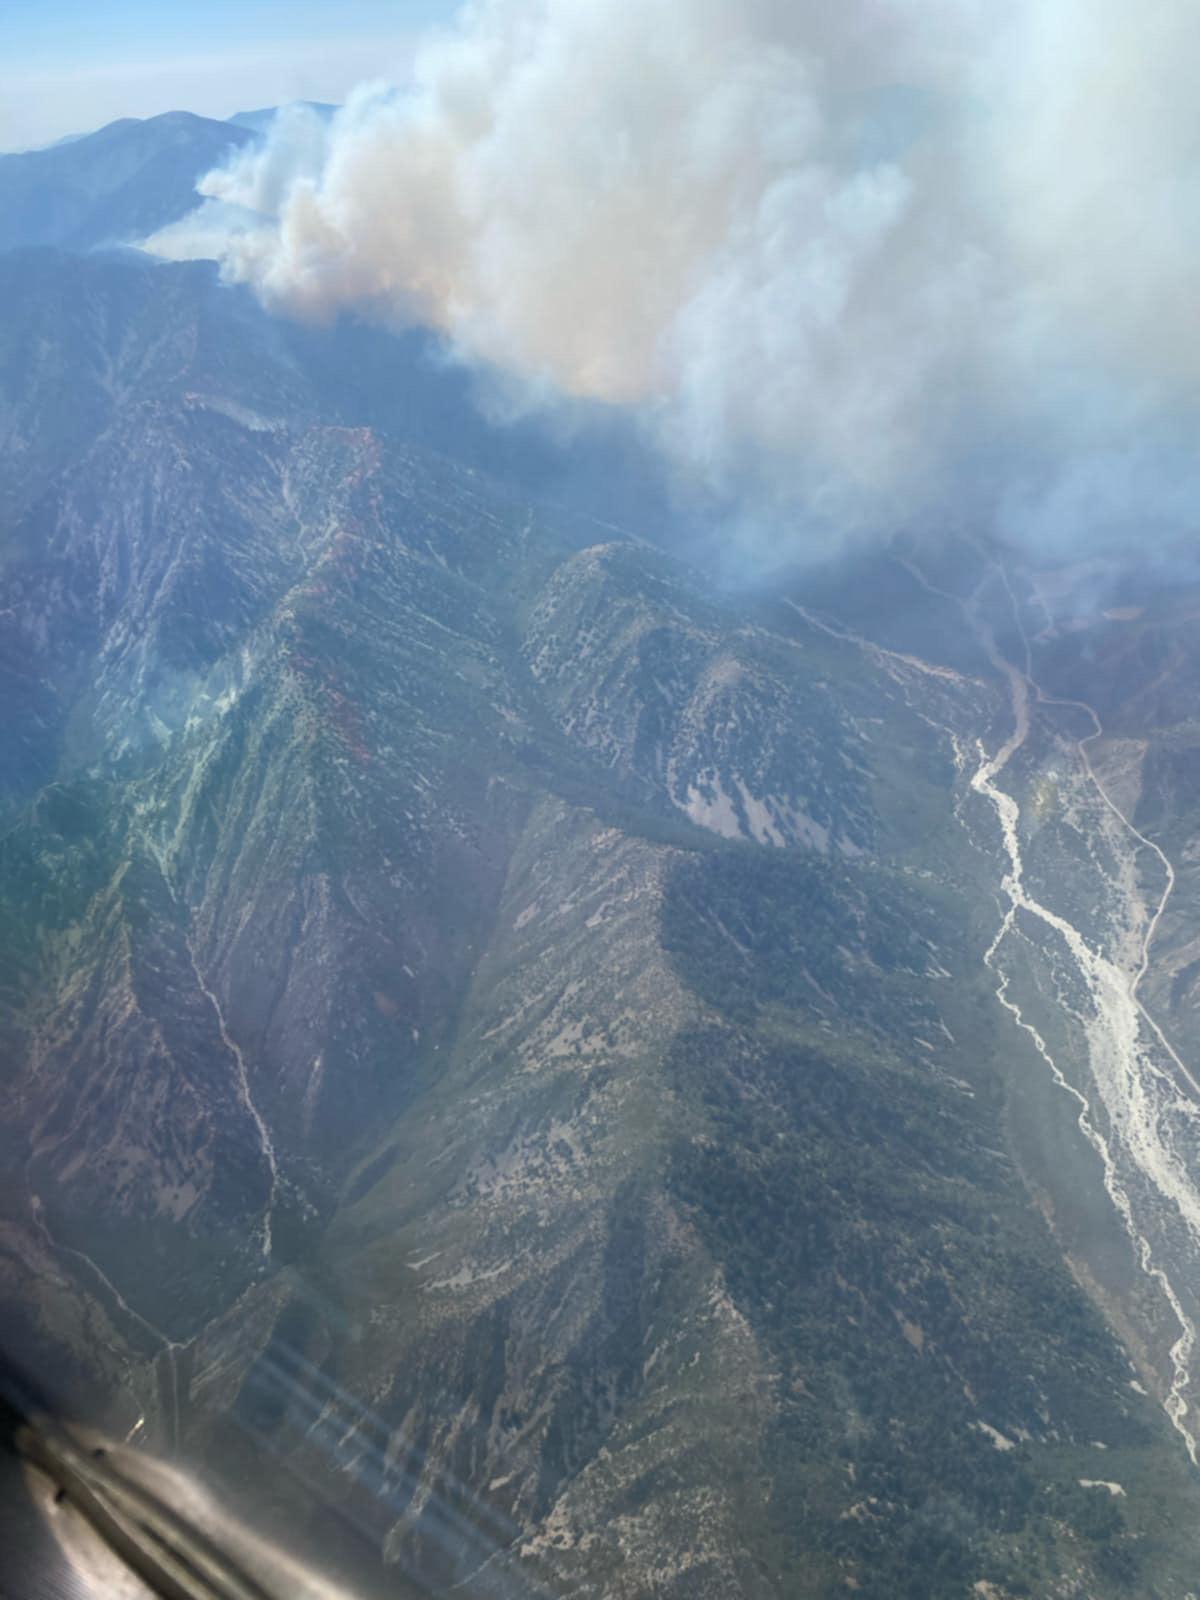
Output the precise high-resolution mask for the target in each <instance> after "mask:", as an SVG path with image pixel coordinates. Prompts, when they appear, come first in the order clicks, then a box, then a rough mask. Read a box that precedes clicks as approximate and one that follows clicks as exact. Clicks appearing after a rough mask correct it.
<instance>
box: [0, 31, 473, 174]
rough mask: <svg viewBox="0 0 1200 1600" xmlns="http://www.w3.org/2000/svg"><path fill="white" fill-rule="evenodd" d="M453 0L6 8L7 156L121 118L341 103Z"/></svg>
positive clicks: (1, 68)
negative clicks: (299, 102) (299, 101)
mask: <svg viewBox="0 0 1200 1600" xmlns="http://www.w3.org/2000/svg"><path fill="white" fill-rule="evenodd" d="M455 10H456V5H455V0H337V3H336V4H329V3H324V4H316V3H313V0H90V3H85V0H0V149H9V150H14V149H22V148H28V147H30V146H32V145H36V144H42V143H45V142H47V141H49V140H51V139H56V138H59V137H60V136H61V135H63V134H67V133H78V132H82V131H84V130H86V129H88V128H92V127H98V126H100V125H101V124H103V123H105V122H110V121H112V120H113V119H114V118H116V117H120V116H152V115H154V113H155V112H158V111H167V110H173V109H178V108H183V109H185V110H189V111H198V112H201V113H204V114H206V115H210V116H229V115H230V114H231V113H232V112H234V111H239V110H247V109H250V108H252V107H254V106H258V105H267V104H274V103H276V102H278V101H279V100H284V99H295V98H305V99H317V100H340V99H341V98H342V97H343V96H344V95H345V93H346V91H347V90H348V89H349V88H350V87H351V86H352V85H353V84H354V83H356V82H360V81H361V80H362V79H364V78H369V77H378V76H388V77H393V76H395V77H399V76H403V73H404V72H405V70H406V68H407V65H408V62H409V61H410V60H411V54H412V47H413V42H414V40H415V39H416V38H417V37H418V36H419V35H420V33H421V32H422V31H423V30H424V29H426V28H427V27H429V26H430V25H432V24H435V23H437V22H439V21H444V20H447V19H448V18H449V17H450V16H452V15H453V13H454V11H455Z"/></svg>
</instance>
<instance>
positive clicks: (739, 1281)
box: [0, 113, 1200, 1600]
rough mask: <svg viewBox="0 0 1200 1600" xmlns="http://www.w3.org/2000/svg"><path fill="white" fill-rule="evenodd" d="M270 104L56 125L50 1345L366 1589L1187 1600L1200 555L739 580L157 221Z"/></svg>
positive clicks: (32, 1273) (30, 1277) (36, 646)
mask: <svg viewBox="0 0 1200 1600" xmlns="http://www.w3.org/2000/svg"><path fill="white" fill-rule="evenodd" d="M261 126H262V115H261V114H248V115H247V116H244V117H242V118H238V119H234V121H233V123H229V124H224V123H222V124H218V123H212V122H208V121H206V120H205V119H201V118H195V117H191V116H187V115H185V114H182V113H180V114H172V115H170V116H167V117H160V118H154V119H151V120H150V121H148V122H144V123H138V122H126V123H117V124H114V125H112V127H110V128H108V129H105V130H102V131H101V132H100V133H98V134H96V135H93V136H91V137H89V138H86V139H81V140H78V141H74V142H72V143H69V144H65V145H61V146H58V147H55V148H54V149H52V150H48V151H43V152H36V153H33V154H30V155H23V156H9V157H3V158H0V197H2V200H0V217H2V218H3V222H2V223H0V250H2V251H3V253H0V703H2V704H3V705H4V707H5V723H4V731H5V737H4V745H3V761H2V762H0V886H2V889H3V894H2V897H0V903H2V906H3V916H2V919H0V996H2V1000H0V1037H2V1039H3V1059H4V1061H5V1063H6V1071H5V1074H4V1079H3V1083H2V1084H0V1104H2V1105H3V1115H2V1117H0V1141H2V1146H0V1148H2V1149H3V1152H4V1161H3V1165H2V1167H0V1171H2V1172H3V1190H2V1203H0V1303H2V1305H3V1321H4V1327H5V1330H6V1332H5V1343H6V1346H7V1348H8V1352H9V1354H10V1355H11V1356H12V1357H14V1358H15V1359H18V1360H20V1361H21V1362H23V1363H24V1364H25V1365H26V1366H28V1367H33V1368H35V1369H36V1370H38V1372H39V1373H41V1374H42V1375H43V1376H44V1378H45V1379H46V1381H47V1382H50V1383H52V1384H53V1387H54V1388H55V1391H56V1392H57V1394H58V1395H59V1396H60V1397H61V1402H62V1405H63V1407H64V1409H66V1410H70V1411H72V1412H74V1413H76V1414H78V1415H80V1416H82V1417H84V1418H85V1419H86V1420H87V1421H89V1422H90V1423H93V1424H94V1425H96V1426H99V1427H102V1428H103V1429H104V1430H105V1431H106V1433H108V1434H109V1435H111V1436H114V1437H121V1438H125V1440H126V1448H127V1449H128V1450H129V1451H135V1450H142V1449H149V1450H151V1451H153V1452H157V1453H159V1454H163V1455H168V1456H171V1457H173V1458H174V1459H177V1460H180V1461H182V1462H184V1463H185V1464H187V1465H188V1466H189V1467H190V1468H192V1469H194V1470H195V1471H196V1472H197V1473H198V1474H200V1475H202V1476H203V1477H204V1478H205V1479H206V1481H211V1482H212V1483H213V1484H215V1485H216V1487H217V1490H218V1492H225V1493H227V1494H233V1495H236V1497H237V1498H238V1500H239V1503H240V1504H241V1505H242V1506H243V1508H249V1509H250V1510H251V1511H252V1513H253V1518H254V1519H255V1520H256V1521H257V1522H258V1523H260V1524H261V1526H262V1527H263V1528H264V1529H267V1530H270V1531H273V1532H275V1533H278V1534H279V1535H280V1536H281V1537H284V1538H286V1539H287V1540H288V1541H289V1542H290V1544H291V1545H292V1546H293V1547H296V1548H298V1549H301V1550H304V1551H306V1552H307V1553H308V1554H309V1555H311V1556H312V1557H313V1559H314V1560H316V1561H317V1562H318V1563H323V1564H325V1565H328V1566H331V1567H333V1568H336V1569H338V1570H341V1571H344V1572H345V1573H348V1574H350V1580H349V1581H352V1582H353V1584H354V1585H355V1586H356V1587H357V1589H359V1590H361V1591H362V1592H376V1591H378V1592H388V1593H393V1594H395V1593H404V1592H412V1593H414V1594H416V1593H434V1594H448V1593H450V1592H451V1591H453V1592H455V1593H458V1594H463V1595H469V1596H479V1597H483V1596H501V1595H503V1596H510V1595H512V1596H516V1595H525V1594H535V1595H547V1596H549V1595H563V1596H566V1595H574V1596H591V1597H595V1600H601V1597H604V1600H610V1597H611V1600H634V1597H638V1600H640V1597H643V1596H654V1597H662V1600H667V1597H678V1600H684V1597H689V1600H691V1597H699V1600H703V1597H712V1600H718V1597H720V1600H725V1597H729V1596H746V1597H748V1600H782V1597H788V1600H791V1597H807V1596H813V1597H816V1596H833V1595H842V1594H848V1593H853V1594H855V1595H858V1596H861V1597H864V1600H894V1597H898V1596H912V1597H914V1600H916V1597H920V1600H935V1597H936V1600H940V1597H943V1596H944V1597H951V1596H954V1597H959V1596H978V1597H982V1600H1006V1597H1016V1596H1036V1597H1043V1596H1062V1597H1073V1600H1083V1597H1085V1596H1095V1597H1110V1596H1113V1597H1115V1596H1134V1595H1136V1596H1142V1597H1150V1596H1159V1597H1162V1600H1168V1597H1170V1600H1185V1597H1186V1596H1187V1595H1188V1594H1190V1593H1191V1591H1192V1589H1193V1588H1194V1586H1195V1571H1196V1560H1197V1544H1196V1535H1195V1526H1196V1507H1197V1504H1198V1503H1200V1502H1198V1499H1197V1496H1198V1493H1200V1484H1198V1479H1197V1473H1196V1465H1195V1455H1196V1438H1197V1436H1198V1435H1197V1430H1196V1425H1195V1421H1194V1417H1193V1414H1192V1413H1193V1407H1194V1396H1195V1392H1196V1381H1195V1371H1196V1360H1197V1359H1200V1357H1198V1356H1197V1354H1196V1352H1195V1351H1194V1348H1193V1342H1194V1327H1195V1323H1196V1318H1197V1316H1198V1315H1200V1304H1197V1301H1198V1300H1200V1277H1198V1276H1197V1274H1196V1266H1197V1264H1198V1263H1197V1253H1198V1250H1200V1243H1198V1241H1200V1198H1198V1196H1197V1187H1196V1179H1195V1171H1196V1154H1197V1151H1196V1134H1195V1128H1196V1114H1195V1105H1196V1099H1197V1085H1196V1082H1195V1080H1194V1078H1193V1073H1194V1072H1195V1073H1200V1060H1198V1059H1196V1053H1195V1039H1196V1032H1195V1017H1196V1006H1197V999H1198V996H1200V956H1198V954H1197V948H1198V946H1197V941H1198V939H1200V925H1198V924H1197V920H1196V917H1195V914H1194V912H1193V910H1192V906H1193V905H1194V903H1195V897H1194V894H1193V893H1191V892H1190V891H1191V890H1192V889H1193V887H1194V877H1195V873H1196V871H1197V862H1198V861H1200V853H1198V851H1197V845H1196V841H1197V838H1198V837H1200V807H1198V806H1197V803H1196V800H1195V798H1194V797H1195V794H1196V785H1195V781H1194V774H1195V767H1196V759H1197V751H1198V750H1200V724H1198V723H1197V722H1196V720H1195V715H1194V706H1195V704H1196V700H1195V695H1196V691H1197V680H1198V677H1200V652H1198V650H1197V647H1196V643H1195V637H1196V636H1195V629H1194V620H1195V616H1196V614H1197V608H1198V606H1200V583H1198V582H1197V581H1196V577H1195V575H1194V573H1193V572H1192V571H1191V570H1190V568H1189V567H1188V565H1187V563H1186V562H1185V561H1184V560H1183V559H1182V558H1180V560H1179V561H1177V562H1175V563H1174V564H1169V565H1162V566H1155V567H1154V568H1149V567H1147V566H1145V565H1143V566H1142V567H1141V568H1130V567H1128V566H1126V565H1122V564H1121V563H1119V562H1117V561H1115V560H1113V559H1109V560H1105V561H1099V560H1095V561H1084V560H1080V561H1077V562H1075V563H1073V564H1059V565H1057V566H1048V565H1042V564H1039V563H1038V562H1036V561H1034V560H1033V559H1032V558H1031V557H1030V556H1029V555H1028V553H1022V552H1017V551H1013V550H1009V549H1006V548H1003V547H1001V546H999V545H996V544H993V543H989V542H987V541H983V540H981V541H978V542H977V541H974V540H969V539H966V538H963V537H958V536H956V537H954V538H949V537H945V536H941V537H939V536H936V535H934V534H933V533H930V534H929V535H928V536H922V537H919V538H918V537H916V536H912V535H910V536H908V537H906V538H905V539H904V540H903V541H899V542H897V543H896V544H894V545H891V546H889V547H887V548H884V549H875V550H872V551H867V552H862V551H860V552H858V553H856V554H854V555H853V556H847V557H845V558H843V559H842V560H841V561H839V562H837V563H833V564H828V565H826V566H824V567H821V568H812V567H807V568H803V569H800V570H797V571H795V572H787V573H785V574H784V575H783V576H780V575H779V574H776V575H775V576H774V577H773V578H772V580H771V581H770V583H760V584H754V583H745V584H742V585H740V586H738V587H733V586H731V585H730V584H728V583H727V582H723V581H721V580H720V579H719V578H718V576H717V575H716V574H715V573H714V571H713V570H712V568H713V563H712V562H711V561H709V560H707V559H705V558H703V557H702V556H700V555H698V554H697V551H698V550H699V549H701V548H703V547H702V546H697V547H694V548H689V546H688V545H687V543H686V541H685V540H684V539H683V538H682V536H681V524H682V522H683V520H684V519H683V518H682V517H681V516H680V514H679V513H678V510H677V508H673V507H672V504H671V500H670V495H669V491H668V490H667V489H666V488H664V486H663V484H662V482H661V480H660V478H659V477H658V475H657V469H656V468H655V466H654V463H653V461H652V459H651V458H650V456H649V454H648V452H647V451H646V450H645V449H644V448H643V446H642V445H641V444H640V443H639V441H638V440H637V438H636V436H635V435H633V434H632V433H631V432H629V431H626V430H624V429H623V428H622V427H621V426H620V425H619V424H616V423H613V422H611V421H610V422H606V423H603V424H596V425H594V426H593V427H592V428H591V429H590V430H589V429H585V430H584V432H583V433H582V434H581V435H579V436H574V437H572V438H570V439H568V440H566V441H564V440H563V439H562V438H556V437H554V436H551V435H550V434H548V433H545V432H543V431H541V430H540V429H539V428H538V426H537V425H536V424H535V423H532V422H526V423H522V424H520V425H514V426H512V427H509V428H505V427H503V426H501V425H494V424H491V423H489V422H488V421H487V420H485V418H484V417H483V415H482V414H481V413H480V411H479V410H478V409H477V407H476V406H475V404H474V401H473V392H472V387H471V383H470V381H469V380H468V379H467V378H466V377H465V376H463V375H462V374H461V373H459V372H457V371H456V370H455V369H453V368H452V367H448V366H447V365H446V363H445V361H444V360H443V359H442V358H441V357H440V355H439V353H438V351H437V349H436V346H435V345H434V344H433V342H432V341H431V340H429V339H427V338H426V337H425V336H424V335H422V334H420V333H419V332H411V333H407V334H397V335H395V336H392V335H381V334H379V333H378V332H377V331H368V330H366V329H364V328H361V327H358V326H356V325H354V324H353V323H343V324H340V325H337V326H334V327H331V328H328V329H324V330H320V329H317V330H313V329H306V328H301V327H295V326H292V325H290V324H288V323H286V322H284V321H280V320H276V319H273V318H271V317H269V316H268V315H267V314H266V313H265V312H263V311H262V310H261V308H260V307H259V306H258V305H257V304H256V303H255V302H254V301H253V299H252V298H251V297H250V296H249V295H248V294H247V293H245V292H244V291H242V290H240V289H235V288H231V287H228V286H226V285H223V284H222V283H221V282H220V281H219V279H218V277H217V274H216V272H215V269H213V268H211V267H210V266H208V265H207V264H204V263H182V264H181V263H161V262H158V261H155V260H152V259H151V258H149V257H146V256H144V255H142V254H140V253H139V252H138V251H137V250H136V249H133V248H130V245H131V242H133V241H136V239H137V238H140V237H143V236H144V235H145V234H146V233H148V232H150V231H152V230H153V229H154V228H156V227H160V226H163V225H165V224H166V223H167V222H170V221H172V220H175V219H176V218H178V217H179V216H181V215H183V214H184V213H185V212H186V211H187V210H188V209H189V207H190V205H191V203H192V199H193V193H192V191H193V188H194V184H195V181H196V179H197V177H198V176H199V175H200V174H201V173H202V172H203V171H205V170H207V168H208V167H210V166H211V165H212V164H213V163H214V162H215V161H216V160H218V159H219V158H220V156H221V155H222V154H223V153H224V152H225V151H226V150H228V149H229V148H230V147H232V146H234V145H236V144H238V143H239V142H245V141H247V140H250V139H253V138H255V137H258V136H259V132H260V131H261ZM110 247H111V248H110Z"/></svg>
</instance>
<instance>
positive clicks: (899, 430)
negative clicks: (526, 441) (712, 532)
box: [154, 0, 1200, 545]
mask: <svg viewBox="0 0 1200 1600" xmlns="http://www.w3.org/2000/svg"><path fill="white" fill-rule="evenodd" d="M1195 21H1196V13H1195V7H1194V3H1193V0H1155V3H1154V4H1153V6H1150V7H1130V6H1129V5H1128V4H1127V3H1126V0H1009V3H1007V4H1004V5H995V4H985V3H979V0H842V3H841V4H838V5H829V4H827V3H825V0H639V3H638V4H637V5H628V4H623V3H620V0H479V3H477V4H474V5H471V6H468V7H467V9H466V10H465V11H464V12H463V13H462V15H461V17H460V19H459V21H458V23H457V25H456V26H455V27H454V28H453V29H452V30H450V31H448V32H445V33H443V34H441V35H438V36H436V37H434V38H431V39H430V40H429V42H428V43H427V44H426V46H425V48H424V49H423V50H422V51H421V52H420V53H419V56H418V59H417V64H416V69H415V75H414V79H413V82H412V83H411V85H409V86H407V87H406V88H404V89H403V90H398V89H395V88H390V87H387V86H380V85H376V86H367V87H364V88H363V89H361V90H360V91H358V92H357V93H356V94H355V95H354V96H352V97H351V99H350V101H349V102H348V104H347V105H346V106H345V107H344V109H343V110H342V111H341V112H340V113H339V114H338V115H337V117H336V118H334V120H333V121H332V123H331V124H329V125H328V126H326V125H322V124H321V123H319V122H318V121H317V120H316V119H315V118H313V117H312V116H310V115H308V114H306V113H304V112H302V111H296V112H292V113H289V114H286V115H283V116H281V117H280V118H279V119H278V120H277V122H276V125H275V127H274V130H273V132H272V133H271V135H270V137H269V139H268V140H267V142H266V144H265V146H263V147H261V148H257V149H251V150H244V151H242V152H241V153H240V154H238V155H237V156H236V157H235V158H234V159H233V160H232V161H231V163H230V164H229V165H228V166H226V167H224V168H222V169H221V170H219V171H216V172H213V173H210V174H209V175H208V177H207V178H206V179H205V180H204V181H203V183H202V185H201V192H202V194H203V195H204V196H205V197H206V199H205V204H204V206H203V207H202V208H201V210H200V212H199V213H197V214H196V215H195V216H194V217H193V218H190V219H188V220H187V222H185V223H184V224H181V225H178V226H177V227H176V228H175V229H172V230H168V231H167V233H166V234H165V235H162V236H160V237H159V239H158V240H156V241H154V247H155V248H157V249H159V250H160V251H162V252H163V253H165V254H189V253H192V254H194V253H205V254H212V255H215V256H217V257H218V258H219V259H220V261H221V262H222V266H223V270H224V272H225V273H226V275H227V276H228V277H229V278H231V279H234V280H237V281H241V282H245V283H249V284H251V285H253V286H254V288H255V289H256V291H257V292H258V294H259V295H260V296H261V297H262V299H263V300H264V301H265V302H266V303H267V304H268V305H270V306H272V307H275V308H277V309H279V310H281V311H285V312H287V313H290V314H293V315H297V316H302V317H318V318H323V317H329V316H332V315H336V314H337V313H339V312H341V311H342V310H346V309H352V310H354V311H355V312H356V313H358V314H360V315H366V316H369V317H376V318H379V319H380V320H382V321H385V322H391V323H397V322H399V323H412V322H419V323H423V324H426V325H428V326H431V327H433V328H435V329H437V330H439V331H440V332H441V334H442V335H443V336H444V337H445V339H446V341H447V342H448V344H449V345H450V346H451V348H452V349H453V350H454V351H455V352H456V353H457V354H458V355H459V356H460V357H461V358H463V359H465V360H467V361H469V362H471V363H474V364H476V365H477V366H478V367H480V368H482V369H486V370H488V371H490V372H493V373H499V374H502V375H503V376H504V378H505V380H506V382H507V384H508V386H509V393H510V395H511V393H512V392H514V386H515V389H516V392H519V393H520V394H521V395H522V396H523V400H524V403H525V404H528V405H536V404H546V405H550V404H553V403H554V402H555V401H556V400H557V399H558V398H559V397H561V396H581V397H586V398H588V399H591V400H596V401H601V402H604V403H607V404H611V405H615V406H622V407H630V408H635V409H636V411H637V413H638V414H639V415H640V416H641V417H642V418H644V420H645V422H646V425H647V426H648V427H649V428H651V429H652V430H653V431H654V434H655V436H656V437H657V439H658V440H659V441H660V442H661V443H662V445H663V447H664V448H665V449H666V450H667V451H668V452H669V453H670V455H671V457H672V459H673V460H674V461H675V463H676V464H677V466H678V467H679V469H680V471H681V472H682V473H684V474H686V475H689V476H690V477H692V478H694V479H696V480H698V481H700V482H702V483H704V484H706V485H708V486H709V487H711V488H714V489H716V490H717V491H719V492H724V493H727V494H729V495H730V496H731V497H736V496H738V495H746V494H749V495H750V496H751V498H753V499H754V500H755V501H756V502H757V503H758V504H760V505H771V506H774V507H776V508H787V514H788V515H789V516H791V517H792V518H793V520H798V521H802V522H804V523H805V524H806V525H807V526H809V527H810V528H811V527H818V526H820V525H821V523H822V522H824V523H826V524H828V525H830V526H838V527H841V528H845V529H851V530H853V529H855V528H863V527H877V526H890V525H894V524H895V523H896V522H897V521H901V520H906V519H910V518H913V517H917V516H935V517H938V518H941V519H943V520H945V519H946V518H947V517H950V516H956V517H965V518H986V519H988V520H989V521H990V522H991V523H993V524H994V525H996V526H998V527H1000V528H1001V529H1003V530H1005V531H1008V532H1010V533H1015V534H1017V535H1019V536H1024V537H1030V538H1037V539H1039V540H1043V539H1044V540H1051V541H1057V542H1060V543H1061V542H1064V541H1071V540H1083V541H1086V542H1088V543H1090V544H1092V545H1096V544H1102V543H1104V542H1105V541H1106V540H1111V539H1117V540H1119V539H1122V538H1124V537H1126V536H1128V534H1129V532H1130V531H1131V530H1133V529H1136V528H1138V527H1140V526H1143V525H1145V524H1147V523H1148V524H1153V526H1154V527H1155V528H1156V529H1159V528H1161V529H1163V530H1165V531H1166V532H1167V534H1168V535H1172V536H1173V535H1177V534H1179V533H1181V532H1183V531H1186V530H1187V528H1188V527H1189V519H1190V518H1191V517H1192V515H1193V512H1192V507H1193V506H1194V505H1196V504H1197V501H1196V499H1195V493H1194V491H1195V490H1196V489H1197V488H1200V483H1198V482H1197V477H1198V475H1197V471H1196V468H1195V467H1194V466H1193V465H1192V461H1191V458H1192V455H1193V453H1194V452H1193V450H1192V448H1191V439H1192V429H1193V425H1194V421H1195V402H1196V392H1197V377H1198V376H1200V374H1198V371H1197V367H1198V365H1200V338H1197V333H1198V332H1200V329H1198V328H1197V321H1198V313H1197V306H1198V304H1200V301H1198V297H1197V292H1196V286H1195V281H1194V279H1195V270H1196V262H1197V261H1198V260H1200V253H1198V251H1197V245H1198V244H1200V237H1198V235H1200V97H1197V96H1196V94H1195V92H1194V83H1195V81H1196V74H1197V68H1198V67H1200V29H1198V28H1197V27H1196V26H1195Z"/></svg>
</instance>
